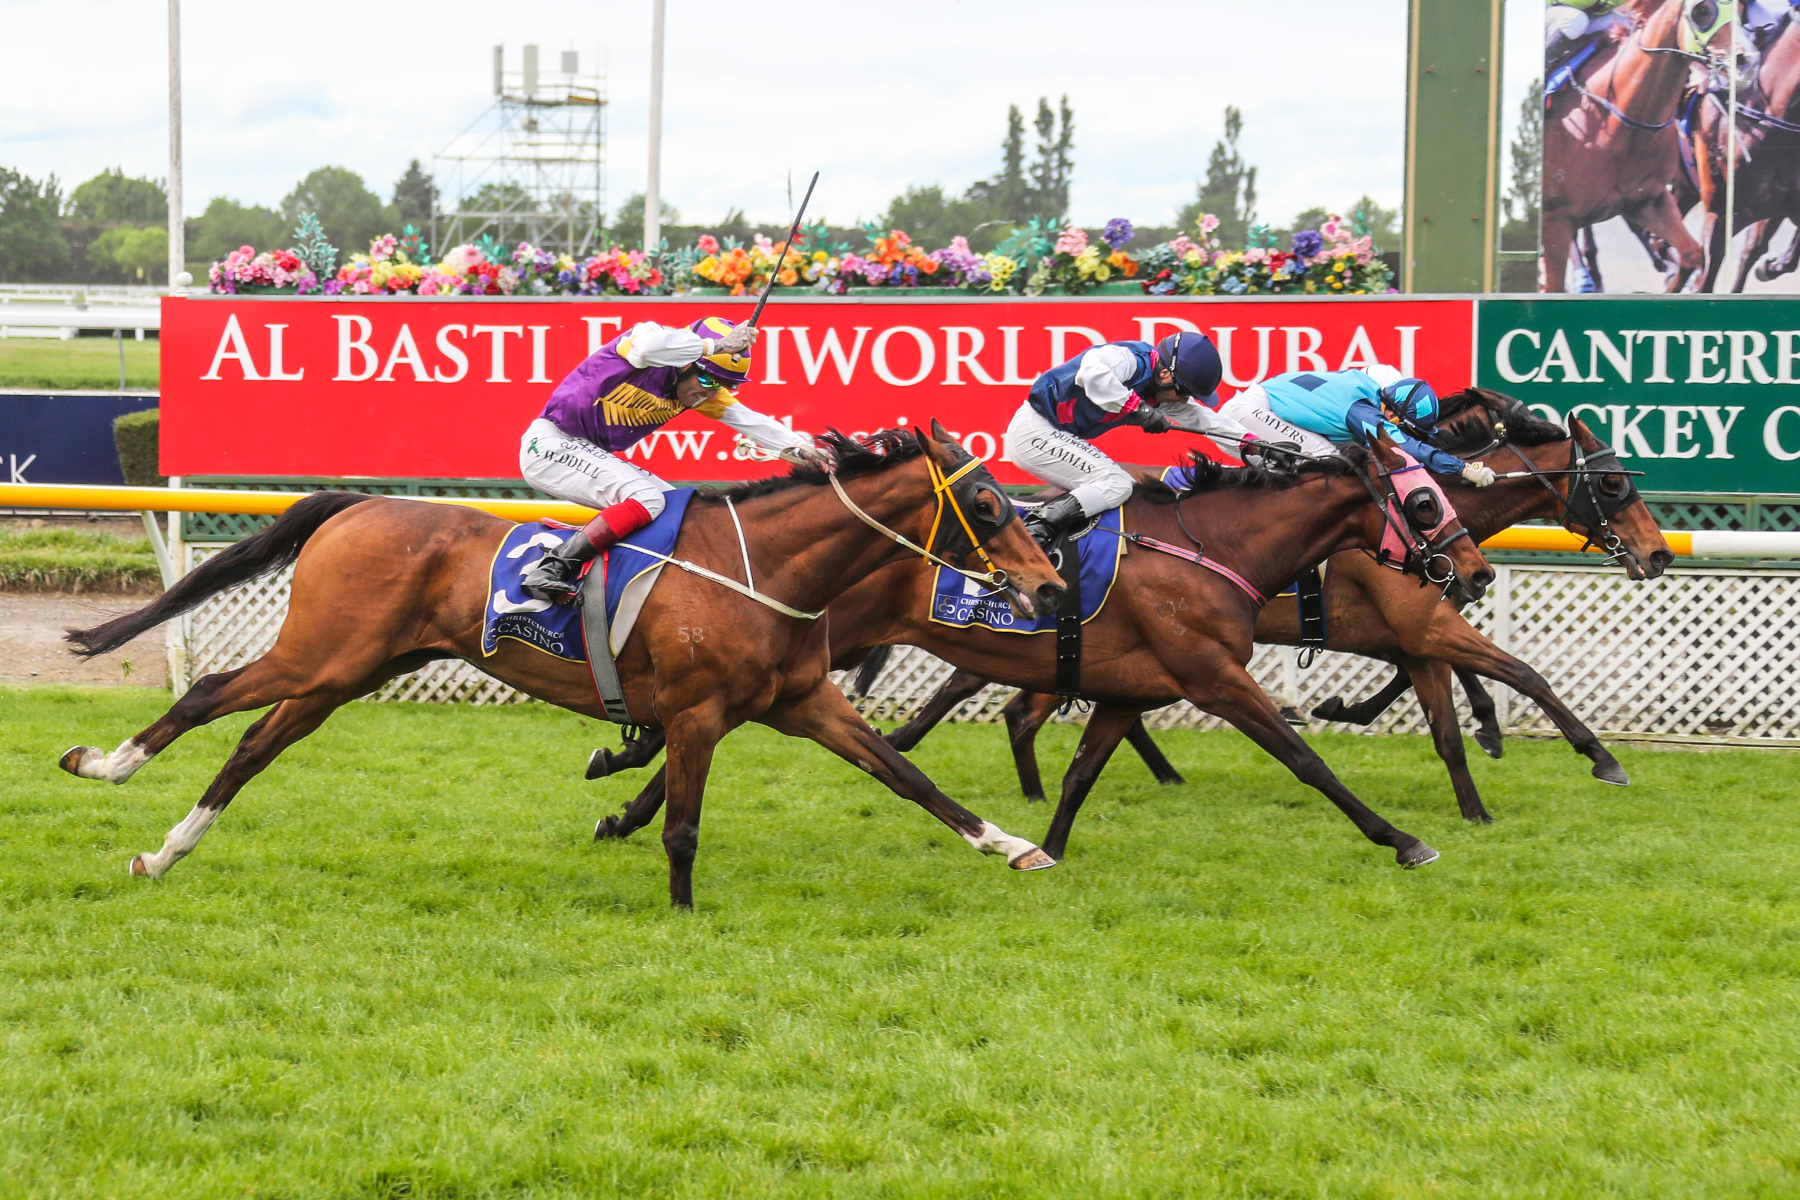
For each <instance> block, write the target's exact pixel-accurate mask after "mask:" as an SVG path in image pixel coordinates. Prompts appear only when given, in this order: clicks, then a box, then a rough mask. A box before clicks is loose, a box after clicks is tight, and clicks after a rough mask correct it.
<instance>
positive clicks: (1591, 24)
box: [1544, 0, 1631, 67]
mask: <svg viewBox="0 0 1800 1200" xmlns="http://www.w3.org/2000/svg"><path fill="white" fill-rule="evenodd" d="M1620 3H1622V0H1547V2H1546V3H1545V5H1544V52H1545V56H1546V58H1547V60H1548V61H1549V62H1550V63H1551V65H1552V67H1555V66H1560V65H1561V62H1562V60H1563V59H1565V58H1567V57H1568V55H1569V53H1570V52H1571V51H1573V50H1574V49H1575V43H1576V42H1578V41H1580V40H1581V39H1582V38H1584V37H1587V36H1588V35H1589V34H1593V35H1595V36H1596V37H1597V36H1598V35H1599V34H1600V33H1602V32H1603V31H1605V30H1608V29H1625V30H1629V29H1630V28H1631V21H1630V20H1629V18H1627V16H1626V15H1625V14H1624V13H1622V12H1616V11H1614V10H1615V9H1617V8H1618V7H1619V5H1620Z"/></svg>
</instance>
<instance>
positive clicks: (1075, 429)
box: [1026, 342, 1249, 445]
mask: <svg viewBox="0 0 1800 1200" xmlns="http://www.w3.org/2000/svg"><path fill="white" fill-rule="evenodd" d="M1166 365H1167V364H1166V363H1162V362H1159V361H1158V356H1157V353H1156V347H1154V346H1152V345H1151V344H1150V343H1149V342H1108V343H1106V344H1105V345H1103V346H1090V347H1088V348H1087V349H1086V350H1083V351H1082V352H1081V353H1080V354H1077V355H1076V356H1075V357H1074V358H1071V359H1070V360H1069V361H1068V362H1066V363H1063V364H1062V365H1060V366H1056V367H1051V368H1050V369H1049V370H1048V371H1045V372H1044V373H1043V374H1042V375H1040V376H1038V378H1037V382H1036V383H1034V384H1032V385H1031V394H1030V396H1029V397H1028V398H1027V401H1026V402H1027V403H1028V404H1030V405H1031V407H1032V408H1033V409H1034V410H1035V411H1036V412H1037V413H1038V414H1039V415H1040V416H1042V417H1043V418H1044V419H1045V420H1046V421H1048V422H1050V424H1052V425H1054V426H1056V428H1058V429H1060V430H1062V431H1063V432H1065V433H1070V434H1073V435H1075V436H1076V437H1078V438H1083V439H1087V440H1092V439H1093V438H1097V437H1099V436H1100V435H1101V434H1103V433H1107V432H1109V431H1111V430H1114V429H1117V428H1119V427H1120V426H1121V425H1122V424H1125V422H1124V421H1123V420H1122V418H1124V417H1125V416H1127V415H1129V414H1130V413H1132V412H1133V411H1135V410H1136V409H1137V408H1138V406H1139V405H1146V406H1154V405H1155V401H1154V399H1153V398H1152V397H1153V396H1154V394H1155V380H1156V373H1157V371H1158V370H1159V369H1160V368H1161V367H1163V366H1166ZM1184 403H1185V407H1184V408H1183V409H1181V410H1180V415H1179V416H1178V417H1177V416H1175V415H1173V414H1170V415H1171V419H1172V420H1176V421H1179V422H1180V423H1181V424H1182V426H1183V427H1184V428H1193V429H1196V430H1197V431H1198V432H1201V433H1205V434H1208V435H1212V434H1219V435H1223V436H1225V437H1226V438H1228V439H1229V442H1230V444H1232V445H1236V443H1237V441H1238V440H1239V439H1240V438H1242V437H1244V435H1245V434H1246V433H1248V432H1249V431H1248V430H1246V429H1245V428H1244V427H1243V426H1242V425H1240V424H1238V423H1237V422H1236V421H1234V420H1232V419H1231V418H1230V417H1224V416H1220V415H1219V414H1218V413H1216V412H1214V411H1213V410H1212V409H1210V408H1208V407H1206V406H1205V405H1204V404H1197V403H1195V402H1194V401H1192V400H1188V401H1185V402H1184ZM1163 411H1164V412H1165V413H1168V412H1169V410H1168V409H1167V408H1165V409H1164V410H1163Z"/></svg>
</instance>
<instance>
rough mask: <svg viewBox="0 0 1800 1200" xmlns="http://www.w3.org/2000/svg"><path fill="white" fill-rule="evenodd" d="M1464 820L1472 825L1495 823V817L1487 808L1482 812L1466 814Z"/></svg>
mask: <svg viewBox="0 0 1800 1200" xmlns="http://www.w3.org/2000/svg"><path fill="white" fill-rule="evenodd" d="M1463 820H1465V821H1467V822H1468V823H1469V824H1471V825H1492V824H1493V823H1494V818H1493V815H1492V814H1491V813H1489V812H1488V811H1487V809H1485V808H1484V809H1482V810H1481V811H1480V812H1472V813H1464V814H1463Z"/></svg>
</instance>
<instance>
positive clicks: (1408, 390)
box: [1381, 379, 1438, 429]
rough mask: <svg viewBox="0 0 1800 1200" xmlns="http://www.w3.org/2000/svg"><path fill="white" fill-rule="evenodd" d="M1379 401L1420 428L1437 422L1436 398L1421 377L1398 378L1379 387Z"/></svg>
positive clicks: (1429, 386)
mask: <svg viewBox="0 0 1800 1200" xmlns="http://www.w3.org/2000/svg"><path fill="white" fill-rule="evenodd" d="M1381 401H1382V403H1383V404H1386V405H1387V406H1388V407H1389V408H1391V409H1393V410H1394V411H1395V412H1396V413H1398V414H1400V417H1401V419H1402V420H1404V421H1407V422H1409V423H1411V424H1413V425H1416V426H1418V427H1419V428H1420V429H1430V428H1431V427H1432V426H1433V425H1436V424H1437V419H1438V398H1437V393H1436V392H1434V391H1432V390H1431V385H1430V384H1429V383H1426V382H1425V381H1424V380H1423V379H1400V380H1396V381H1395V382H1393V383H1391V384H1389V385H1388V386H1387V387H1384V388H1382V389H1381Z"/></svg>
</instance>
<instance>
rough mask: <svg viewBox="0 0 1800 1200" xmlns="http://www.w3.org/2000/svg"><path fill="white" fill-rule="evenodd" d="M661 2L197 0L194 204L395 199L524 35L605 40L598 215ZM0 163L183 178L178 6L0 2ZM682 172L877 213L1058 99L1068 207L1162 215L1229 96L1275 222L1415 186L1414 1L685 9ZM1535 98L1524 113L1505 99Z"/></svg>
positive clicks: (626, 173) (673, 6) (636, 130)
mask: <svg viewBox="0 0 1800 1200" xmlns="http://www.w3.org/2000/svg"><path fill="white" fill-rule="evenodd" d="M1508 6H1509V9H1510V10H1511V12H1512V13H1513V20H1512V21H1511V22H1510V28H1509V30H1508V39H1507V40H1508V61H1507V67H1508V70H1507V76H1508V90H1509V93H1511V94H1513V95H1515V96H1516V94H1517V93H1516V89H1517V88H1518V87H1519V86H1521V85H1522V83H1523V81H1525V80H1529V79H1530V78H1532V77H1533V76H1534V75H1535V74H1536V73H1537V62H1536V61H1535V59H1536V57H1537V56H1538V55H1540V54H1541V46H1542V41H1541V37H1540V35H1539V34H1538V32H1537V30H1538V29H1539V28H1540V26H1539V24H1538V23H1539V22H1541V20H1542V11H1543V7H1542V4H1541V3H1540V2H1539V0H1508ZM649 14H650V0H584V2H582V3H575V2H574V0H526V2H524V3H510V4H495V3H492V2H491V0H489V2H486V3H476V2H474V0H432V2H431V3H422V2H419V0H355V2H354V3H352V2H350V0H305V2H304V3H302V2H300V0H183V4H182V20H183V27H182V43H183V73H184V82H185V107H186V121H185V140H186V159H187V167H186V207H187V211H188V212H189V213H190V214H194V213H198V212H199V211H200V210H201V209H203V208H204V207H205V205H206V202H207V200H208V199H210V198H211V197H213V196H217V195H226V196H230V197H233V198H234V199H237V200H240V201H243V202H246V203H255V204H267V205H273V204H275V203H277V202H278V201H279V200H280V199H281V197H282V196H283V195H284V194H286V193H287V192H288V190H289V189H290V188H291V187H292V186H293V184H294V182H295V181H296V180H297V179H298V178H299V177H300V176H302V175H303V174H305V173H306V172H307V171H309V170H311V169H313V168H314V167H319V166H324V165H328V164H331V165H340V166H345V167H349V168H350V169H352V170H354V171H356V172H358V173H359V174H361V175H362V176H363V177H364V178H365V179H366V180H367V181H368V182H369V183H370V184H371V185H372V186H373V187H374V188H375V189H376V190H377V191H379V192H380V193H381V195H382V198H383V199H384V200H385V199H388V198H389V197H390V196H391V194H392V188H393V182H394V180H395V179H396V178H398V177H399V175H400V173H401V172H402V171H403V170H404V169H405V166H406V162H407V160H408V159H409V158H412V157H415V156H417V157H419V158H421V159H423V160H424V161H425V162H426V164H427V166H429V165H430V162H431V156H432V155H433V154H434V153H435V152H438V151H441V150H443V149H444V148H445V146H446V145H447V144H448V143H450V142H451V141H452V139H453V138H455V137H456V135H457V134H458V133H459V132H461V131H462V130H463V129H464V128H465V127H466V126H468V125H469V124H470V123H471V122H472V121H475V120H477V119H478V118H479V117H480V116H481V115H482V114H483V112H484V111H485V110H486V109H487V108H488V106H489V104H490V102H491V101H490V92H491V90H492V88H491V75H492V67H491V63H492V55H493V47H494V46H495V45H496V44H502V43H503V44H505V46H506V48H507V56H508V65H509V66H510V67H512V68H513V69H517V66H518V61H519V50H520V47H521V46H522V45H523V44H524V43H526V42H535V43H538V44H539V45H540V46H542V47H543V51H544V61H545V64H546V66H554V65H555V63H556V52H557V51H561V50H564V49H571V48H572V49H577V50H580V51H581V52H582V55H583V67H584V69H586V68H587V66H588V64H589V62H590V61H591V60H592V59H594V58H596V57H599V54H598V53H597V48H598V50H600V51H603V52H604V56H605V58H604V63H605V68H606V71H607V74H608V76H609V93H610V96H611V101H612V103H611V106H610V108H609V109H608V115H607V120H608V142H607V162H608V172H607V192H608V203H609V206H612V205H616V204H617V203H618V202H619V201H620V200H622V199H623V198H624V197H625V196H626V195H628V194H629V193H631V192H634V191H639V190H641V189H642V188H643V184H644V171H645V148H646V139H645V124H646V114H647V100H646V93H647V89H648V79H649V35H650V15H649ZM0 21H3V22H4V25H3V27H4V28H5V30H6V33H7V39H6V40H7V48H8V51H9V53H8V55H7V68H6V70H5V71H4V72H0V165H8V166H12V167H15V168H18V169H21V170H23V171H25V172H26V173H27V174H30V175H33V176H38V175H43V174H46V173H51V172H54V173H55V174H56V175H57V176H59V177H60V178H61V179H62V180H63V181H64V182H65V184H66V185H73V184H75V183H78V182H80V181H81V180H83V179H86V178H88V177H89V176H91V175H93V174H95V173H96V172H98V171H100V170H102V169H104V168H107V167H110V166H115V165H122V166H123V167H124V168H125V170H126V172H127V173H129V174H133V175H149V176H152V177H161V176H164V175H166V174H167V172H168V142H167V136H168V135H167V129H168V124H167V120H168V118H167V111H168V109H167V90H166V89H167V82H166V80H167V76H166V62H167V42H166V31H167V23H166V6H165V4H163V3H160V2H158V0H0ZM668 23H669V40H668V57H667V67H666V81H667V82H666V100H665V117H664V121H665V132H664V168H663V177H664V185H663V191H664V196H665V199H666V200H667V202H669V203H672V204H674V205H676V206H677V207H678V208H679V209H680V210H681V213H682V217H683V219H684V220H686V221H707V220H713V219H717V218H719V217H721V216H723V215H724V213H725V212H726V211H727V210H728V209H729V208H731V207H733V206H737V207H742V208H743V209H745V210H746V212H748V214H749V215H750V216H751V218H752V219H756V220H763V221H770V222H773V221H777V220H780V219H781V214H782V213H783V212H784V211H785V210H786V204H787V201H786V180H787V175H788V172H789V170H790V169H791V170H792V172H793V173H794V175H795V176H796V177H797V178H799V179H804V178H805V177H806V175H807V174H808V173H810V172H811V171H812V170H814V169H818V170H821V171H823V172H824V175H823V179H822V181H821V183H820V186H819V192H818V196H817V199H816V200H815V208H816V210H817V211H818V213H819V214H820V215H822V216H825V217H827V218H829V219H830V220H832V221H834V222H849V221H851V220H854V219H856V218H859V217H873V216H875V215H877V214H878V213H879V212H880V211H881V210H882V209H883V208H884V207H885V206H886V204H887V201H888V200H889V198H890V197H892V196H893V195H895V194H896V193H897V192H899V191H901V190H902V189H903V188H904V187H905V186H907V185H908V184H914V185H919V184H933V183H937V184H943V185H944V186H946V187H947V188H950V189H952V190H955V191H960V190H961V189H963V188H964V187H966V186H967V185H968V184H969V183H970V182H971V181H972V180H975V179H978V178H982V177H984V176H986V175H988V174H990V173H992V172H993V170H994V169H995V167H996V166H997V163H998V159H999V147H1000V140H1001V137H1002V135H1003V134H1004V131H1005V119H1006V107H1007V105H1008V104H1018V105H1019V106H1020V107H1021V108H1023V109H1025V110H1026V112H1027V117H1028V119H1029V115H1030V112H1031V110H1032V109H1034V108H1035V106H1036V102H1037V98H1038V97H1039V96H1042V95H1048V96H1050V97H1051V99H1052V103H1054V102H1055V98H1056V97H1058V96H1060V95H1062V94H1063V93H1065V92H1066V93H1067V94H1068V96H1069V99H1070V101H1071V103H1072V104H1073V105H1074V109H1075V118H1076V130H1075V178H1074V187H1073V194H1072V198H1071V209H1072V215H1073V216H1074V217H1075V219H1076V220H1078V221H1080V222H1082V223H1084V224H1088V225H1095V224H1099V223H1101V222H1103V221H1105V220H1107V219H1108V218H1110V217H1114V216H1128V217H1130V218H1132V219H1133V220H1136V221H1139V222H1166V221H1169V220H1170V219H1172V217H1173V215H1174V212H1175V210H1176V209H1177V208H1178V207H1179V206H1180V205H1182V204H1183V203H1185V202H1187V201H1189V200H1191V199H1192V198H1193V196H1194V184H1195V181H1196V180H1197V179H1198V178H1199V177H1201V176H1202V175H1203V174H1204V172H1205V163H1206V158H1207V154H1208V152H1209V151H1210V149H1211V147H1212V145H1213V143H1214V141H1215V140H1216V139H1217V138H1218V137H1219V135H1220V129H1221V123H1222V120H1221V113H1222V110H1223V109H1224V107H1225V106H1226V105H1227V104H1236V105H1238V106H1239V107H1240V108H1242V109H1243V110H1244V122H1245V131H1244V137H1243V143H1242V144H1243V149H1244V153H1245V156H1246V157H1247V159H1248V160H1249V161H1250V162H1251V163H1253V164H1254V165H1256V166H1257V167H1259V168H1260V174H1259V176H1258V187H1259V192H1260V194H1261V199H1260V203H1259V206H1258V207H1259V209H1260V211H1261V213H1262V214H1263V215H1264V216H1265V217H1266V218H1268V219H1270V220H1271V221H1272V222H1274V223H1282V222H1285V221H1286V220H1287V219H1288V218H1289V217H1291V216H1292V215H1293V214H1294V213H1295V212H1297V211H1299V210H1301V209H1303V208H1306V207H1309V206H1311V205H1314V204H1321V205H1326V206H1333V207H1336V206H1347V205H1348V204H1349V203H1350V202H1352V201H1353V200H1354V199H1355V198H1356V197H1357V196H1359V195H1361V194H1362V193H1364V192H1367V193H1369V194H1370V195H1373V196H1374V197H1375V198H1376V199H1377V200H1378V201H1380V202H1381V203H1384V204H1389V205H1397V204H1398V203H1399V201H1400V197H1401V189H1402V154H1403V146H1404V116H1405V108H1404V99H1405V45H1406V4H1405V0H1285V2H1284V3H1280V4H1264V3H1251V4H1245V3H1242V2H1241V0H1170V2H1161V0H1113V2H1111V3H1105V4H1094V3H1086V4H1081V3H1072V2H1066V0H1045V2H1040V3H1035V4H1020V3H1016V2H1012V3H1007V2H1000V0H960V2H959V0H910V2H909V3H907V4H904V5H895V6H889V5H881V6H862V5H854V4H843V3H825V2H822V0H761V2H759V3H750V4H746V3H742V2H741V0H740V2H736V3H732V2H726V0H668ZM1515 107H1516V100H1515V101H1513V102H1512V103H1511V104H1509V106H1508V109H1509V126H1510V111H1511V109H1512V108H1515Z"/></svg>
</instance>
